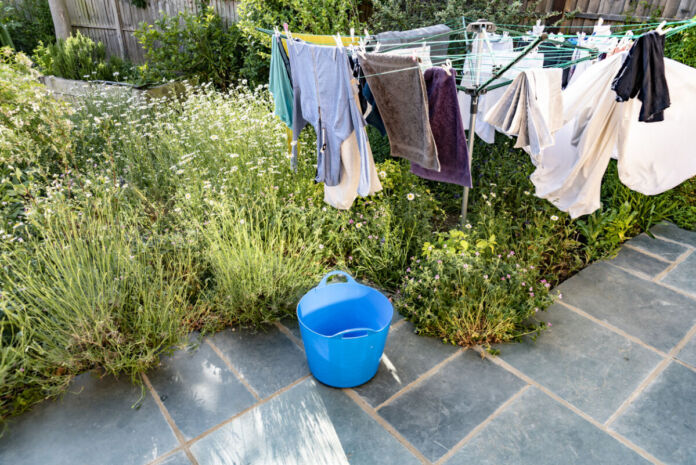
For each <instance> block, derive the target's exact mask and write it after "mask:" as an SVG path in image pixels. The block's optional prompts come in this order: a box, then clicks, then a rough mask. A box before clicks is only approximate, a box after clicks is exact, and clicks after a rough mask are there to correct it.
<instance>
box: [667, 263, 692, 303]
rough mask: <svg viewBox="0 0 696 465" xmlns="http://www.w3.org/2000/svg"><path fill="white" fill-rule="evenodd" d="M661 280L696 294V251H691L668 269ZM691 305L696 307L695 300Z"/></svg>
mask: <svg viewBox="0 0 696 465" xmlns="http://www.w3.org/2000/svg"><path fill="white" fill-rule="evenodd" d="M661 282H663V283H665V284H668V285H670V286H673V287H676V288H677V289H679V290H682V291H684V292H688V293H689V294H693V295H694V296H696V253H695V252H692V253H691V255H689V256H688V257H686V260H684V261H683V262H681V263H680V264H678V265H677V266H676V267H674V268H673V269H672V270H670V271H669V272H668V273H667V274H666V275H665V276H664V277H663V278H662V280H661ZM693 306H694V308H696V301H694V304H693Z"/></svg>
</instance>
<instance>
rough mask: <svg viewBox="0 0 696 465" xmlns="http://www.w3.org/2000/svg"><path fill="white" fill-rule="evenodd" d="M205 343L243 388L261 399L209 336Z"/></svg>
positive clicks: (257, 399)
mask: <svg viewBox="0 0 696 465" xmlns="http://www.w3.org/2000/svg"><path fill="white" fill-rule="evenodd" d="M205 342H206V344H208V345H209V346H210V348H211V349H213V352H215V354H216V355H217V356H218V357H220V359H221V360H222V361H223V363H224V364H225V365H227V368H229V370H230V371H231V372H232V373H233V374H234V376H235V377H236V378H237V379H238V380H239V382H240V383H242V384H243V385H244V387H245V388H247V390H248V391H249V392H250V393H251V395H252V396H254V399H256V401H260V400H261V396H260V395H259V393H258V392H256V389H254V388H253V387H251V384H249V382H248V381H247V380H246V378H244V376H243V375H242V374H241V373H240V372H239V371H238V370H237V369H236V368H235V367H234V365H232V362H231V361H230V360H229V359H228V358H227V357H226V356H225V354H224V353H223V352H222V350H220V348H218V346H216V345H215V344H214V343H213V341H211V340H210V338H206V340H205Z"/></svg>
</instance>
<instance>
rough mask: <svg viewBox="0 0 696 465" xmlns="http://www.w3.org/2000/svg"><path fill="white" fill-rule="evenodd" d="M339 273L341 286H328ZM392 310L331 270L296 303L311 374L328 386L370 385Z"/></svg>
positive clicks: (373, 292) (377, 295) (382, 299)
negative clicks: (329, 279)
mask: <svg viewBox="0 0 696 465" xmlns="http://www.w3.org/2000/svg"><path fill="white" fill-rule="evenodd" d="M334 275H341V276H344V277H345V278H346V280H347V281H346V282H333V283H330V284H327V279H328V278H330V277H331V276H334ZM393 314H394V308H393V307H392V304H391V302H389V299H387V298H386V297H385V296H384V295H383V294H382V293H380V292H379V291H377V290H376V289H373V288H371V287H369V286H365V285H362V284H358V283H357V282H355V280H354V279H353V278H352V277H351V276H350V275H349V274H348V273H344V272H343V271H332V272H331V273H328V274H327V275H326V276H324V278H323V279H322V280H321V282H320V283H319V285H318V286H317V287H315V288H314V289H312V290H311V291H309V292H308V293H307V294H305V295H304V296H303V297H302V299H300V303H299V304H297V319H298V321H299V322H300V331H301V333H302V342H303V343H304V348H305V353H306V354H307V362H308V363H309V369H310V370H311V371H312V374H313V375H314V376H315V377H316V378H317V379H318V380H319V381H321V382H322V383H324V384H328V385H329V386H334V387H340V388H347V387H353V386H358V385H360V384H363V383H366V382H367V381H369V380H370V379H371V378H372V377H373V376H374V375H375V374H376V373H377V368H379V359H380V357H382V352H383V351H384V344H385V343H386V342H387V334H388V333H389V324H390V323H391V319H392V315H393Z"/></svg>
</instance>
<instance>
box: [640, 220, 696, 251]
mask: <svg viewBox="0 0 696 465" xmlns="http://www.w3.org/2000/svg"><path fill="white" fill-rule="evenodd" d="M650 232H652V233H653V234H654V235H656V236H662V237H664V238H667V239H671V240H673V241H677V242H681V243H682V244H686V245H690V246H691V247H696V232H694V231H687V230H686V229H681V228H680V227H678V226H677V225H675V224H674V223H668V222H664V223H660V224H656V225H655V226H653V227H652V228H651V229H650Z"/></svg>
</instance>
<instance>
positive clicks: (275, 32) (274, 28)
mask: <svg viewBox="0 0 696 465" xmlns="http://www.w3.org/2000/svg"><path fill="white" fill-rule="evenodd" d="M273 34H275V36H276V37H278V36H279V35H280V29H278V26H273Z"/></svg>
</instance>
